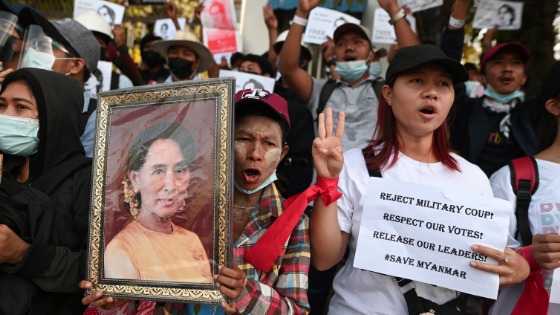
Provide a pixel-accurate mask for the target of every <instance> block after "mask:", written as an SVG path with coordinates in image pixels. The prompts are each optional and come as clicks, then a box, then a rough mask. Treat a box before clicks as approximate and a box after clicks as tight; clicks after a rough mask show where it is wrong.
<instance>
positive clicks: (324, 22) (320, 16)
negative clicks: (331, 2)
mask: <svg viewBox="0 0 560 315" xmlns="http://www.w3.org/2000/svg"><path fill="white" fill-rule="evenodd" d="M307 20H308V22H307V26H306V27H305V34H303V41H304V42H305V43H310V44H317V45H320V44H322V43H324V42H326V41H327V36H328V37H330V38H332V37H333V34H334V30H335V29H336V28H337V27H339V26H340V25H342V24H345V23H354V24H360V20H358V19H357V18H355V17H353V16H351V15H348V14H345V13H342V12H338V11H336V10H331V9H327V8H321V7H317V8H315V9H313V10H311V13H309V18H308V19H307Z"/></svg>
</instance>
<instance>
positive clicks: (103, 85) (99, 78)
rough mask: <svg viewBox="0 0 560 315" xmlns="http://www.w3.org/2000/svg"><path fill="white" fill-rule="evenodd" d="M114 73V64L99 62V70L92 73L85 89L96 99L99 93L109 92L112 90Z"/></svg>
mask: <svg viewBox="0 0 560 315" xmlns="http://www.w3.org/2000/svg"><path fill="white" fill-rule="evenodd" d="M112 72H113V63H112V62H109V61H98V62H97V70H96V71H94V72H93V73H92V75H91V76H90V77H89V79H88V80H87V81H86V82H85V84H84V88H85V89H86V91H88V92H89V95H91V96H92V97H95V96H96V95H97V94H98V93H101V92H103V91H109V90H110V89H111V74H112Z"/></svg>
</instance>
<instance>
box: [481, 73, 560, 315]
mask: <svg viewBox="0 0 560 315" xmlns="http://www.w3.org/2000/svg"><path fill="white" fill-rule="evenodd" d="M558 80H560V62H556V63H555V64H554V66H553V67H552V68H551V70H550V71H549V73H548V76H547V78H546V80H545V81H544V84H543V88H542V93H541V97H542V99H543V100H545V105H544V107H545V108H546V111H547V112H548V114H545V115H543V121H542V122H541V125H540V131H539V146H538V148H539V151H540V152H539V153H538V154H537V155H535V160H536V162H537V169H538V174H539V176H538V177H539V186H538V189H537V190H536V192H535V193H534V194H533V196H532V198H531V203H530V204H529V210H528V211H529V226H530V229H531V233H532V234H533V243H532V244H521V245H524V246H525V247H523V248H522V247H519V248H518V251H519V252H520V253H521V254H522V255H524V256H525V257H527V260H528V261H529V262H531V261H534V262H535V264H531V275H532V276H533V272H535V273H536V275H539V276H540V275H542V277H543V280H544V288H545V289H546V290H548V291H550V287H551V284H552V273H553V271H554V269H556V268H558V267H560V260H559V259H560V235H558V232H560V219H559V218H558V217H559V214H560V190H559V189H558V188H559V187H560V130H559V128H558V125H559V124H560V85H558ZM490 182H491V185H492V189H493V190H494V195H495V196H496V197H497V198H502V199H504V200H507V201H509V202H510V203H511V209H512V211H514V212H515V208H516V197H515V194H514V193H513V189H512V186H511V174H510V170H509V167H508V166H505V167H503V168H501V169H500V170H498V171H496V173H494V174H493V175H492V177H491V178H490ZM512 220H513V222H512V224H511V225H510V238H515V236H516V232H517V231H516V227H517V222H516V217H515V216H513V218H512ZM520 243H521V242H520ZM510 245H511V246H512V247H517V246H519V243H512V244H510ZM527 245H528V246H527ZM541 268H542V269H541ZM529 280H530V279H528V281H529ZM533 288H534V287H533ZM523 290H524V283H520V284H518V285H514V286H511V287H509V288H507V289H505V290H502V292H500V295H499V296H498V300H497V301H496V303H495V304H494V305H493V307H492V309H491V312H490V314H492V315H497V314H508V315H509V314H512V312H513V309H514V307H517V308H518V309H521V308H522V307H524V306H527V305H526V304H533V305H529V307H531V306H532V308H531V314H533V315H541V314H547V311H546V309H542V310H536V309H535V307H534V306H535V305H534V304H535V301H534V300H533V301H531V300H528V301H523V300H521V301H520V299H519V297H520V296H521V294H522V292H523ZM533 290H534V289H533ZM533 293H534V292H533ZM543 295H544V297H541V298H542V299H543V300H544V305H542V304H543V303H537V304H541V306H546V305H547V303H546V302H547V301H548V295H547V294H546V293H544V294H543ZM533 296H535V295H533ZM537 296H538V294H537ZM543 300H541V302H542V301H543ZM518 301H520V303H519V305H517V304H518ZM524 304H525V305H524ZM548 314H560V305H559V304H550V305H549V307H548Z"/></svg>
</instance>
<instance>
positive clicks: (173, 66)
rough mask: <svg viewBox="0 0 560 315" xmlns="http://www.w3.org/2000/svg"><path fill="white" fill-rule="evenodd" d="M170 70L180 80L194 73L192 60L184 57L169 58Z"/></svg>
mask: <svg viewBox="0 0 560 315" xmlns="http://www.w3.org/2000/svg"><path fill="white" fill-rule="evenodd" d="M168 66H169V71H171V73H173V75H174V76H175V77H177V79H179V80H186V79H188V78H190V77H191V76H192V74H193V63H192V61H188V60H185V59H183V58H169V59H168Z"/></svg>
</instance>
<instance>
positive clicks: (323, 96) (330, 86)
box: [317, 78, 385, 117]
mask: <svg viewBox="0 0 560 315" xmlns="http://www.w3.org/2000/svg"><path fill="white" fill-rule="evenodd" d="M384 84H385V80H383V79H382V78H377V79H375V80H373V81H371V87H372V88H373V91H374V92H375V96H377V99H381V97H382V95H381V88H382V87H383V85H384ZM335 88H336V81H335V80H328V81H327V82H325V85H323V88H322V89H321V93H320V94H319V107H317V117H319V114H320V113H322V112H323V110H325V106H327V102H328V101H329V98H330V97H331V95H332V93H333V91H334V89H335Z"/></svg>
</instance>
